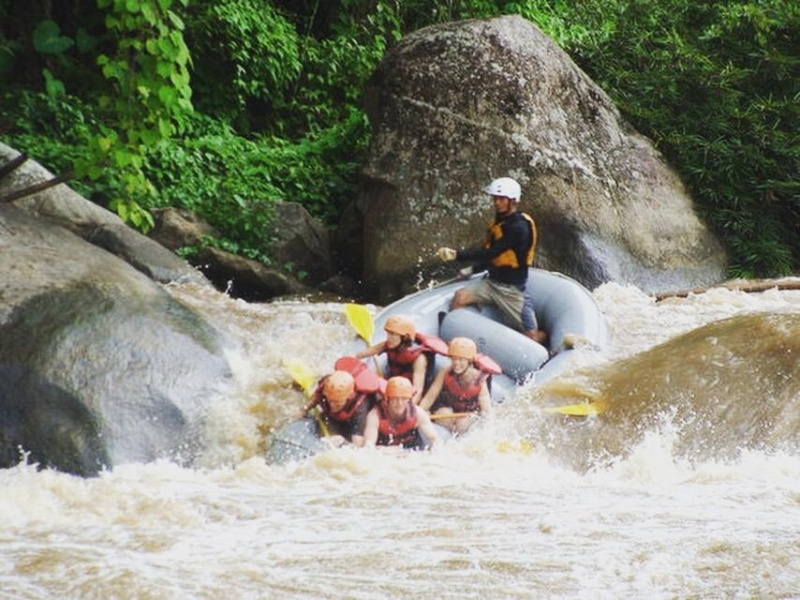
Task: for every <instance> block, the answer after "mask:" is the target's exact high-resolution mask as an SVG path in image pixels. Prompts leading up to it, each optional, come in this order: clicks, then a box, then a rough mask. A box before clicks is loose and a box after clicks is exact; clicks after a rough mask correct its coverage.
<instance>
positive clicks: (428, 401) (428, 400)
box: [419, 369, 447, 410]
mask: <svg viewBox="0 0 800 600" xmlns="http://www.w3.org/2000/svg"><path fill="white" fill-rule="evenodd" d="M446 373H447V369H442V370H441V371H439V372H438V373H437V374H436V378H435V379H434V380H433V383H431V387H429V388H428V391H427V392H426V393H425V395H424V396H423V397H422V399H421V400H420V401H419V405H420V406H421V407H422V408H424V409H425V410H430V409H431V406H433V403H434V402H435V401H436V398H438V397H439V392H441V391H442V385H443V384H444V376H445V374H446Z"/></svg>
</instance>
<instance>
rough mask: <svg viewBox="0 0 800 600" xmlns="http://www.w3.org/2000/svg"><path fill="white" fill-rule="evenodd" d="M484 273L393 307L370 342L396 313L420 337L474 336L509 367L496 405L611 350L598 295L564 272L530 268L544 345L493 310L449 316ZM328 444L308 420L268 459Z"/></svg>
mask: <svg viewBox="0 0 800 600" xmlns="http://www.w3.org/2000/svg"><path fill="white" fill-rule="evenodd" d="M484 276H485V274H484V273H479V274H477V275H473V276H472V277H471V278H470V279H469V280H459V281H452V282H449V283H446V284H443V285H440V286H437V287H434V288H431V289H428V290H423V291H420V292H417V293H415V294H411V295H409V296H406V297H404V298H401V299H400V300H398V301H396V302H394V303H392V304H390V305H389V306H387V307H385V308H384V309H383V310H381V311H380V313H379V314H378V315H377V316H376V317H375V325H374V333H373V339H372V340H371V343H372V344H375V343H378V342H380V341H383V340H384V339H385V338H386V334H385V332H384V330H383V326H384V323H385V322H386V319H388V318H389V317H390V316H392V315H405V316H407V317H409V318H410V319H411V320H412V321H414V324H415V325H416V328H417V331H418V332H420V333H424V334H427V335H433V336H437V337H439V338H441V339H443V340H444V341H450V340H451V339H452V338H454V337H459V336H463V337H469V338H472V339H474V340H475V342H476V343H477V344H478V349H479V352H480V353H482V354H485V355H487V356H489V357H491V358H492V359H493V360H494V361H495V362H497V363H498V364H499V365H500V367H501V368H502V369H503V373H501V374H499V375H493V376H492V388H491V391H492V400H493V402H494V403H496V404H500V403H502V402H505V401H508V400H509V399H512V398H513V397H514V395H515V393H516V388H517V387H518V386H520V385H522V384H526V385H540V384H542V383H544V382H545V381H547V380H549V379H551V378H553V377H555V376H556V375H558V374H559V373H560V372H561V371H562V370H563V369H564V367H565V366H566V365H567V364H568V362H569V361H570V355H571V354H572V353H573V352H574V351H575V350H576V349H578V348H586V347H591V348H594V349H597V350H602V349H603V348H604V347H605V346H606V344H607V341H608V339H607V336H608V332H607V326H606V321H605V317H604V316H603V313H602V311H601V310H600V308H599V306H598V305H597V303H596V302H595V300H594V298H593V297H592V294H591V293H590V292H589V290H587V289H586V288H585V287H583V286H582V285H581V284H580V283H578V282H577V281H575V280H574V279H571V278H569V277H567V276H565V275H562V274H560V273H554V272H551V271H544V270H541V269H531V270H530V272H529V276H528V292H529V293H530V295H531V297H532V298H533V302H534V311H535V313H536V320H537V322H538V325H539V328H540V329H543V330H544V331H546V332H547V334H548V342H547V345H546V346H543V345H541V344H538V343H537V342H535V341H533V340H531V339H530V338H528V337H526V336H524V335H522V334H521V333H518V332H516V331H514V330H512V329H510V328H508V327H506V326H505V325H503V324H502V322H501V319H500V316H499V313H498V312H497V310H496V309H495V308H494V307H483V308H480V309H479V308H476V307H469V308H461V309H458V310H454V311H450V310H449V308H450V301H451V299H452V297H453V294H454V293H455V291H456V290H457V289H459V288H461V287H463V286H464V285H465V284H467V283H469V281H472V280H475V279H478V278H481V277H484ZM361 348H363V346H361ZM359 349H360V348H359ZM357 351H358V349H356V350H354V353H355V352H357ZM448 364H449V361H448V359H447V358H446V357H443V356H437V357H436V364H435V366H434V370H438V369H440V368H443V367H446V366H447V365H448ZM379 365H380V368H384V366H385V365H384V363H383V362H381V360H380V359H379ZM442 429H443V428H442ZM325 447H326V446H325V445H324V443H323V442H322V441H321V440H320V439H319V437H318V434H317V428H316V424H315V422H314V420H313V419H310V418H308V419H302V420H300V421H296V422H294V423H290V424H288V425H286V426H284V427H283V428H281V429H279V430H277V431H276V432H274V433H273V434H272V435H271V436H270V440H269V442H268V449H267V460H268V461H269V462H277V463H281V462H286V461H288V460H296V459H300V458H304V457H307V456H310V455H312V454H315V453H316V452H318V451H319V450H320V449H323V448H325Z"/></svg>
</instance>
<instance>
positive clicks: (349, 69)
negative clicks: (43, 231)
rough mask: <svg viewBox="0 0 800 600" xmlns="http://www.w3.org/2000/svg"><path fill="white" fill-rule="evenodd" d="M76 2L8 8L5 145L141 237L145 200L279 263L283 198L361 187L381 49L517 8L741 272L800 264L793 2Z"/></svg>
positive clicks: (316, 201) (2, 2) (334, 195)
mask: <svg viewBox="0 0 800 600" xmlns="http://www.w3.org/2000/svg"><path fill="white" fill-rule="evenodd" d="M68 5H69V8H68V9H67V8H63V7H62V5H61V4H59V5H58V6H59V7H60V8H59V10H54V7H55V6H56V5H55V4H54V3H52V2H50V1H49V0H30V2H28V3H27V7H28V8H27V9H26V11H19V10H17V9H16V7H17V6H18V3H17V0H0V18H2V22H3V26H2V27H0V78H3V86H2V87H0V90H2V94H3V97H2V101H3V103H2V105H0V115H2V119H3V122H4V123H5V124H7V125H5V126H4V131H5V133H4V139H5V140H7V141H8V142H9V143H11V144H12V145H14V146H16V147H18V148H19V149H20V150H23V151H26V152H28V153H29V154H30V155H31V156H34V157H35V158H37V159H38V160H40V161H41V162H43V163H44V164H45V165H46V166H48V167H49V168H51V170H54V171H56V172H64V171H68V170H70V169H71V168H72V165H73V164H75V165H77V170H78V174H79V176H81V177H82V178H81V179H78V180H73V185H74V186H75V187H76V188H77V189H78V191H80V192H81V193H84V194H85V195H87V196H88V197H91V198H92V199H94V200H96V201H98V202H101V203H110V204H111V205H112V206H113V207H115V208H116V209H117V210H118V212H119V213H120V214H121V215H122V216H123V217H125V218H127V219H128V220H129V221H131V222H133V223H135V224H138V225H139V226H141V227H143V228H146V227H147V226H148V223H149V219H150V217H149V214H148V213H147V212H146V209H148V208H150V207H154V206H165V205H168V204H173V205H176V206H183V207H186V208H190V209H192V210H195V211H196V212H198V213H199V214H200V215H202V216H203V217H205V218H206V219H207V220H209V221H210V222H211V223H212V224H213V225H215V226H216V227H217V229H218V230H219V231H220V232H221V235H220V239H218V240H209V241H208V243H213V244H216V245H219V246H220V247H224V248H226V249H229V250H234V251H237V252H239V253H242V254H245V255H248V256H251V257H258V258H259V259H261V260H264V261H268V260H269V259H268V256H267V253H268V251H269V242H270V238H271V236H272V233H273V229H272V227H273V223H272V216H271V215H272V207H273V206H274V203H275V202H277V201H278V200H294V201H298V202H301V203H302V204H304V205H305V206H306V207H307V208H308V209H309V210H310V211H311V212H312V213H313V214H315V215H316V216H318V217H321V218H323V219H324V220H325V221H326V222H328V223H334V222H335V221H336V218H337V215H338V214H339V213H340V211H341V208H342V207H343V206H344V204H345V202H347V200H348V199H350V198H351V197H352V196H353V194H354V193H355V190H356V183H357V177H358V165H359V164H360V162H361V160H362V157H363V154H364V152H365V149H366V147H367V144H368V142H369V129H368V127H367V123H366V119H365V118H364V114H363V111H362V110H361V108H360V107H361V102H362V98H361V94H362V92H363V89H364V86H365V84H366V82H367V80H368V78H369V77H370V76H371V74H372V72H373V71H374V69H375V67H376V66H377V64H378V62H379V61H380V60H381V58H382V57H383V56H384V54H385V52H386V51H387V50H388V49H389V48H391V46H392V45H393V44H394V43H396V42H397V41H398V40H399V39H401V38H402V37H403V36H404V35H405V34H407V33H408V32H410V31H413V30H415V29H418V28H420V27H424V26H426V25H429V24H432V23H441V22H447V21H451V20H456V19H464V18H485V17H492V16H497V15H501V14H512V13H516V14H521V15H522V16H524V17H525V18H527V19H529V20H531V21H533V22H534V23H536V24H537V25H538V26H539V27H540V28H541V29H542V30H543V31H544V32H545V33H546V34H547V35H549V36H551V37H552V38H553V39H555V40H556V41H557V42H558V43H559V44H560V45H561V46H562V47H563V48H564V49H565V50H567V51H568V52H569V53H570V55H571V56H572V57H573V58H574V59H575V60H576V61H577V62H578V63H579V65H580V66H581V67H582V68H583V69H584V70H586V71H587V72H588V73H589V75H590V76H591V77H592V78H593V79H594V80H595V81H597V82H598V83H599V84H600V85H601V86H602V87H603V88H604V89H605V90H606V91H607V92H608V93H609V94H610V95H611V96H612V98H613V99H614V100H615V102H616V103H617V105H618V106H619V107H620V108H621V110H622V111H623V113H624V115H625V116H626V118H627V119H628V120H629V121H631V122H632V124H633V125H634V126H635V127H636V128H637V129H638V130H639V131H641V132H642V133H644V134H645V135H647V136H649V137H650V138H651V139H653V140H654V141H655V143H656V145H657V146H658V147H659V149H661V150H662V151H663V152H664V154H665V155H666V156H667V158H668V160H669V161H670V162H671V163H672V164H673V165H674V166H675V167H676V168H677V169H678V170H679V172H680V173H681V175H682V177H683V178H684V180H685V181H686V182H687V183H688V185H689V188H690V190H691V192H692V195H693V197H694V198H695V199H696V200H697V203H698V207H699V210H700V212H701V214H702V215H703V217H704V218H705V219H706V220H707V221H708V222H709V223H711V224H712V225H713V226H714V227H715V228H716V230H717V231H718V232H719V233H720V235H721V237H722V238H723V239H724V240H725V241H726V243H727V245H728V248H729V249H730V251H731V256H732V259H733V266H732V271H733V273H734V274H738V275H775V274H779V273H785V272H788V271H790V270H797V268H798V265H799V264H800V189H799V188H800V183H798V177H797V173H798V171H800V169H799V167H800V158H799V157H800V147H799V145H800V136H798V135H797V123H798V122H800V114H798V113H799V112H800V102H798V100H800V57H799V56H798V51H797V49H798V48H799V47H800V39H798V38H799V37H800V3H796V2H786V1H785V0H732V1H730V2H721V1H715V2H696V1H692V0H604V1H603V2H574V1H572V0H518V1H506V0H438V1H436V2H430V1H429V0H336V1H326V0H272V1H268V0H193V1H192V2H191V3H189V2H188V1H187V0H73V2H70V3H68ZM63 6H67V5H63ZM98 8H99V9H100V10H98ZM184 23H185V26H184ZM184 40H185V41H184ZM97 64H99V65H100V67H101V74H102V79H100V78H99V74H98V76H97V77H95V75H93V71H94V72H97ZM190 69H192V79H191V80H190V79H189V70H190ZM192 105H194V107H195V109H197V110H198V111H199V113H200V114H195V115H192V114H191V110H192Z"/></svg>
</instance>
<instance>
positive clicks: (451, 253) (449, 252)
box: [436, 248, 456, 262]
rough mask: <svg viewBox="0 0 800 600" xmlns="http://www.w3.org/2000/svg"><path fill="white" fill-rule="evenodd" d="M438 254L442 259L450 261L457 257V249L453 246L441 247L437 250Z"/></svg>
mask: <svg viewBox="0 0 800 600" xmlns="http://www.w3.org/2000/svg"><path fill="white" fill-rule="evenodd" d="M436 256H438V257H439V258H440V259H441V260H442V261H444V262H448V261H451V260H455V259H456V251H455V250H453V249H452V248H439V249H438V250H437V251H436Z"/></svg>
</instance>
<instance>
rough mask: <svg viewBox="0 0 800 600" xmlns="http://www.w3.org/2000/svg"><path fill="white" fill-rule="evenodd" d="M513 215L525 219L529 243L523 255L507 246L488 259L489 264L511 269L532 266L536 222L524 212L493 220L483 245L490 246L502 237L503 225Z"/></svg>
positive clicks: (534, 250)
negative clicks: (528, 231)
mask: <svg viewBox="0 0 800 600" xmlns="http://www.w3.org/2000/svg"><path fill="white" fill-rule="evenodd" d="M514 215H519V217H516V218H522V219H524V220H525V221H527V225H528V227H529V230H530V244H529V245H528V247H527V248H526V249H524V250H525V253H524V255H518V253H517V252H516V251H515V250H514V249H513V248H509V249H508V250H505V251H503V252H501V253H500V254H498V255H497V256H495V257H494V258H493V259H492V260H491V261H489V264H491V265H492V266H493V267H509V268H512V269H519V268H520V267H523V266H528V267H532V266H533V258H534V254H535V252H536V238H537V233H536V222H535V221H534V220H533V218H531V216H530V215H528V214H526V213H524V212H515V213H513V214H512V215H509V217H507V218H506V219H504V220H502V221H494V222H493V223H492V225H491V226H490V227H489V231H488V233H487V234H486V240H485V241H484V243H483V247H484V248H486V249H488V248H491V247H492V246H493V245H494V244H496V243H497V242H498V241H500V240H501V239H502V238H503V225H505V224H508V223H509V220H510V219H513V218H515V217H514Z"/></svg>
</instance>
